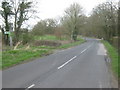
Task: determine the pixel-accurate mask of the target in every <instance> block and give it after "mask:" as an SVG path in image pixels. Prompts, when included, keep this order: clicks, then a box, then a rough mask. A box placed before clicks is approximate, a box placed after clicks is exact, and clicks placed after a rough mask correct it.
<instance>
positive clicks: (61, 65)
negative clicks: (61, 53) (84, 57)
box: [58, 56, 77, 69]
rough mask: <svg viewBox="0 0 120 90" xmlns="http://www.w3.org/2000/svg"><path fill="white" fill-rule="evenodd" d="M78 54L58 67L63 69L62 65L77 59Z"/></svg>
mask: <svg viewBox="0 0 120 90" xmlns="http://www.w3.org/2000/svg"><path fill="white" fill-rule="evenodd" d="M76 57H77V56H74V57H73V58H71V59H70V60H68V61H67V62H65V63H64V64H62V65H61V66H59V67H58V69H61V68H62V67H64V66H65V65H66V64H68V63H69V62H71V61H72V60H73V59H75V58H76Z"/></svg>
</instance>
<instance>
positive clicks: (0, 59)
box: [0, 51, 2, 68]
mask: <svg viewBox="0 0 120 90" xmlns="http://www.w3.org/2000/svg"><path fill="white" fill-rule="evenodd" d="M0 68H2V52H1V51H0Z"/></svg>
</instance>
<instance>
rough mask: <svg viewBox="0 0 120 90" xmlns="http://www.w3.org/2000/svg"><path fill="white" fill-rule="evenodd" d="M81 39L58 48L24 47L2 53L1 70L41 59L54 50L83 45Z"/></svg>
mask: <svg viewBox="0 0 120 90" xmlns="http://www.w3.org/2000/svg"><path fill="white" fill-rule="evenodd" d="M83 42H84V40H83V39H79V41H76V42H73V43H69V44H64V45H61V46H59V47H54V46H31V47H30V48H29V49H25V47H24V46H20V47H19V49H18V50H8V51H3V52H2V54H3V56H2V69H6V68H9V67H11V66H14V65H17V64H20V63H23V62H27V61H30V60H31V59H32V60H34V59H35V58H38V57H41V56H43V55H47V54H49V53H51V52H52V51H53V50H56V49H65V48H69V47H73V46H76V45H79V44H81V43H83Z"/></svg>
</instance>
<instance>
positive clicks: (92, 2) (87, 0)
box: [26, 0, 118, 26]
mask: <svg viewBox="0 0 120 90" xmlns="http://www.w3.org/2000/svg"><path fill="white" fill-rule="evenodd" d="M33 1H36V2H37V4H36V5H35V7H36V10H37V12H38V13H36V16H37V17H39V19H37V18H36V19H30V20H29V21H27V22H26V23H27V24H29V25H30V26H33V25H35V24H36V23H37V22H38V21H40V19H42V20H43V19H47V18H59V17H61V16H62V15H63V13H64V10H65V9H66V8H67V7H69V6H70V5H71V4H72V3H74V2H77V3H79V4H80V5H81V6H82V7H83V9H84V13H85V14H86V15H89V14H90V12H91V11H92V9H93V8H94V7H95V6H97V5H98V4H100V3H103V2H105V1H110V0H33ZM112 1H118V0H112Z"/></svg>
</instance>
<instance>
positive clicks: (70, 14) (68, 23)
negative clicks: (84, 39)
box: [62, 3, 82, 41]
mask: <svg viewBox="0 0 120 90" xmlns="http://www.w3.org/2000/svg"><path fill="white" fill-rule="evenodd" d="M81 15H82V8H81V6H80V5H79V4H77V3H73V4H72V5H71V6H70V7H69V8H67V9H66V10H65V15H64V17H63V19H62V23H63V25H64V26H65V27H66V33H67V34H68V35H69V37H71V40H74V41H75V40H77V35H78V31H79V28H80V27H79V26H80V17H81Z"/></svg>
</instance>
